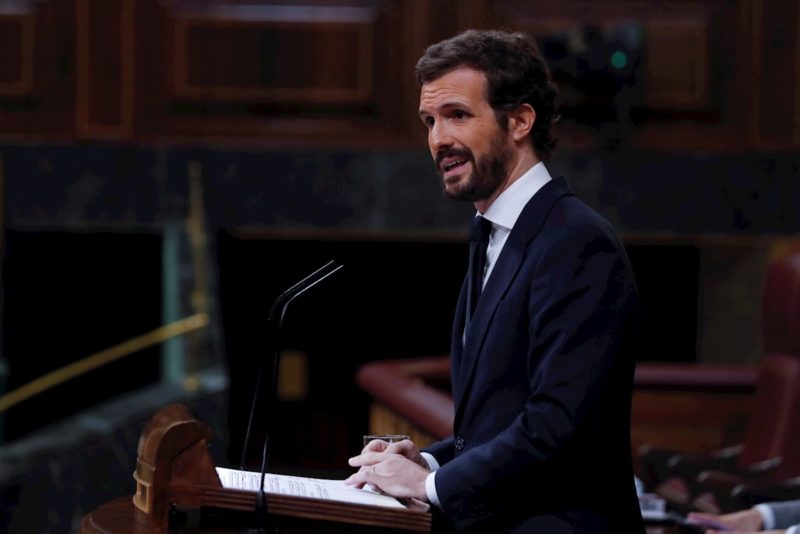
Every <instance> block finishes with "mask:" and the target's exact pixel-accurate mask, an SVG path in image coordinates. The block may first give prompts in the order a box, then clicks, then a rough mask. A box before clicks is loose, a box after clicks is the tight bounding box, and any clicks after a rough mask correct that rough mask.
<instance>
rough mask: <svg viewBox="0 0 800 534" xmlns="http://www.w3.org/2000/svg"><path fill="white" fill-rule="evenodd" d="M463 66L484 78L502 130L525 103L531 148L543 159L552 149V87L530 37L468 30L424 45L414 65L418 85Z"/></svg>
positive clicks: (518, 34)
mask: <svg viewBox="0 0 800 534" xmlns="http://www.w3.org/2000/svg"><path fill="white" fill-rule="evenodd" d="M462 66H466V67H470V68H473V69H475V70H477V71H480V72H482V73H484V75H485V76H486V80H487V98H488V101H489V105H490V106H492V108H493V109H494V111H495V115H496V116H497V120H498V122H499V123H500V125H501V126H502V127H503V128H505V127H506V126H507V124H506V120H505V119H506V117H507V114H508V112H510V111H513V110H515V109H517V107H519V106H520V105H521V104H525V103H527V104H530V105H531V107H533V109H534V110H535V111H536V121H535V122H534V124H533V128H532V129H531V139H532V142H533V148H534V150H536V154H537V155H538V156H539V157H540V158H542V159H544V160H546V159H547V158H548V157H549V156H550V152H551V151H552V150H553V148H554V147H555V145H556V139H555V137H554V136H553V133H552V125H553V123H554V121H555V100H556V86H555V84H553V82H552V80H551V78H550V71H549V70H548V68H547V64H546V63H545V61H544V59H543V58H542V55H541V54H540V53H539V47H538V46H536V42H535V41H534V40H533V38H531V37H530V36H529V35H526V34H524V33H521V32H511V31H506V30H467V31H465V32H463V33H460V34H458V35H456V36H455V37H451V38H450V39H446V40H444V41H440V42H438V43H436V44H433V45H431V46H429V47H428V49H427V50H425V53H424V54H423V55H422V57H421V58H420V59H419V61H417V66H416V73H417V80H418V81H419V83H420V85H422V84H424V83H427V82H431V81H433V80H435V79H437V78H439V77H441V76H443V75H444V74H447V73H448V72H450V71H452V70H454V69H456V68H458V67H462Z"/></svg>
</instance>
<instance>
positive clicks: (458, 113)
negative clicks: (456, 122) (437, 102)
mask: <svg viewBox="0 0 800 534" xmlns="http://www.w3.org/2000/svg"><path fill="white" fill-rule="evenodd" d="M453 117H455V118H457V119H466V118H467V114H466V113H464V112H463V111H454V112H453Z"/></svg>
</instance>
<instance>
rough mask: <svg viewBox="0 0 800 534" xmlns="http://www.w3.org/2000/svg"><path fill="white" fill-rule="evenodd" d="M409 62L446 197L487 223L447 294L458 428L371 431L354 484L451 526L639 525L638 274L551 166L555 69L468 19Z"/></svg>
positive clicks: (629, 530)
mask: <svg viewBox="0 0 800 534" xmlns="http://www.w3.org/2000/svg"><path fill="white" fill-rule="evenodd" d="M416 72H417V77H418V80H419V83H420V86H421V92H420V105H419V116H420V118H421V119H422V122H423V123H424V124H425V125H426V126H427V129H428V143H429V146H430V150H431V155H432V156H433V158H434V161H435V163H436V168H437V170H438V172H439V174H440V175H441V177H442V185H443V188H444V193H445V195H446V196H448V197H451V198H454V199H458V200H466V201H470V202H472V203H473V204H474V206H475V208H476V209H477V211H478V216H477V217H476V222H478V223H479V224H481V225H483V226H484V227H489V224H488V223H486V222H481V221H482V219H483V218H485V219H486V220H487V221H489V222H490V223H491V225H490V236H489V243H488V249H487V251H486V259H485V267H482V268H481V267H476V268H475V269H478V273H479V275H478V276H479V278H480V275H482V280H481V281H478V282H475V283H473V284H470V283H469V281H465V283H464V286H463V287H462V291H461V295H460V297H459V300H458V304H457V308H456V315H455V322H454V328H453V338H452V353H451V359H452V387H453V401H454V405H455V420H454V422H453V430H454V435H453V436H451V437H450V438H448V439H445V440H444V441H441V442H438V443H435V444H433V445H432V446H430V447H429V448H427V449H426V450H425V451H423V452H420V451H419V450H418V449H417V447H416V446H415V445H414V444H413V443H412V442H410V441H408V440H406V441H403V442H400V443H394V444H391V445H389V444H386V443H381V442H372V443H371V444H370V445H368V446H367V447H366V448H365V449H364V451H362V454H361V455H359V456H357V457H354V458H351V459H350V465H353V466H358V467H360V469H359V471H358V472H357V473H355V474H353V475H352V476H351V477H350V478H348V479H347V481H346V482H347V483H348V484H350V485H354V486H357V487H361V486H363V485H365V484H370V485H372V486H375V487H377V488H379V489H381V490H382V491H385V492H387V493H389V494H391V495H395V496H398V497H414V498H418V499H423V500H427V501H430V502H432V503H433V505H434V510H435V511H441V512H442V516H444V517H445V518H446V519H447V520H448V521H449V523H450V526H452V527H454V528H455V529H456V530H458V531H475V532H541V533H545V534H559V533H574V532H582V533H611V532H614V533H620V534H622V533H624V534H636V533H639V532H643V531H644V529H643V527H642V520H641V515H640V512H639V507H638V500H637V497H636V492H635V488H634V477H633V469H632V465H631V450H630V403H631V392H632V382H633V370H634V359H633V356H632V354H631V352H630V346H629V345H630V340H631V336H632V334H633V330H634V323H635V315H636V309H637V297H636V288H635V284H634V280H633V275H632V273H631V269H630V266H629V264H628V260H627V257H626V255H625V251H624V249H623V246H622V244H621V243H620V242H619V240H618V239H617V237H616V236H615V235H614V232H613V230H612V228H611V226H610V225H609V224H608V223H607V222H606V221H605V220H604V219H603V218H602V217H600V216H599V215H598V214H597V213H595V212H593V211H592V210H591V209H589V208H588V207H587V206H586V205H584V204H582V203H581V202H580V201H579V200H577V199H576V198H575V197H574V196H573V195H572V193H571V192H570V191H569V188H568V186H567V184H566V182H565V181H564V180H563V179H551V177H550V175H549V174H548V171H547V169H546V168H545V166H544V163H543V160H545V159H546V158H547V157H548V156H549V154H550V151H551V149H552V148H553V146H554V139H553V137H552V135H551V123H552V122H553V117H554V110H555V95H556V91H555V87H554V86H553V84H552V82H551V80H550V78H549V73H548V70H547V67H546V65H545V63H544V61H543V59H542V58H541V56H540V54H539V52H538V49H537V48H536V45H535V43H534V42H533V40H532V39H530V37H528V36H526V35H524V34H520V33H509V32H500V31H472V30H470V31H467V32H465V33H462V34H460V35H458V36H456V37H454V38H452V39H449V40H446V41H443V42H440V43H438V44H435V45H432V46H431V47H429V48H428V49H427V51H426V52H425V54H424V55H423V57H422V58H421V59H420V60H419V62H418V63H417V67H416ZM474 248H476V249H477V247H474ZM467 278H468V279H469V278H470V277H469V276H468V277H467ZM481 283H482V285H483V287H482V292H480V296H479V297H477V304H475V305H474V309H472V308H473V306H472V305H471V301H474V300H475V298H476V297H475V296H470V295H474V293H472V291H471V290H472V287H470V286H471V285H472V286H473V287H475V286H478V285H480V284H481ZM475 293H477V288H476V291H475ZM468 294H469V295H468Z"/></svg>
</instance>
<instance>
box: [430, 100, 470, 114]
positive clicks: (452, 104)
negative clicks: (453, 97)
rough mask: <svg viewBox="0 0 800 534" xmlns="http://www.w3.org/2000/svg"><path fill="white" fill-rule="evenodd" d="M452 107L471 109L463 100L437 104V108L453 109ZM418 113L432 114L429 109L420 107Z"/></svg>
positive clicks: (443, 109)
mask: <svg viewBox="0 0 800 534" xmlns="http://www.w3.org/2000/svg"><path fill="white" fill-rule="evenodd" d="M452 108H463V109H469V106H468V105H466V104H465V103H463V102H458V101H453V102H445V103H444V104H441V105H439V106H436V109H438V110H442V111H446V110H448V109H452ZM418 113H419V115H430V114H431V113H430V112H429V111H428V110H425V109H420V110H419V112H418Z"/></svg>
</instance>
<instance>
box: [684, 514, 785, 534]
mask: <svg viewBox="0 0 800 534" xmlns="http://www.w3.org/2000/svg"><path fill="white" fill-rule="evenodd" d="M686 519H687V520H688V521H689V522H690V523H694V524H696V525H700V526H703V527H708V529H707V530H706V534H718V533H719V534H725V533H727V534H731V533H737V534H745V533H751V532H761V533H762V534H766V533H764V532H763V531H762V530H761V529H762V527H763V526H764V525H763V523H762V520H761V514H760V513H758V510H752V509H750V510H742V511H741V512H734V513H732V514H723V515H716V514H703V513H699V512H690V513H689V515H688V516H687V517H686ZM769 532H773V533H777V532H783V531H782V530H780V531H779V530H770V531H769Z"/></svg>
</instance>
